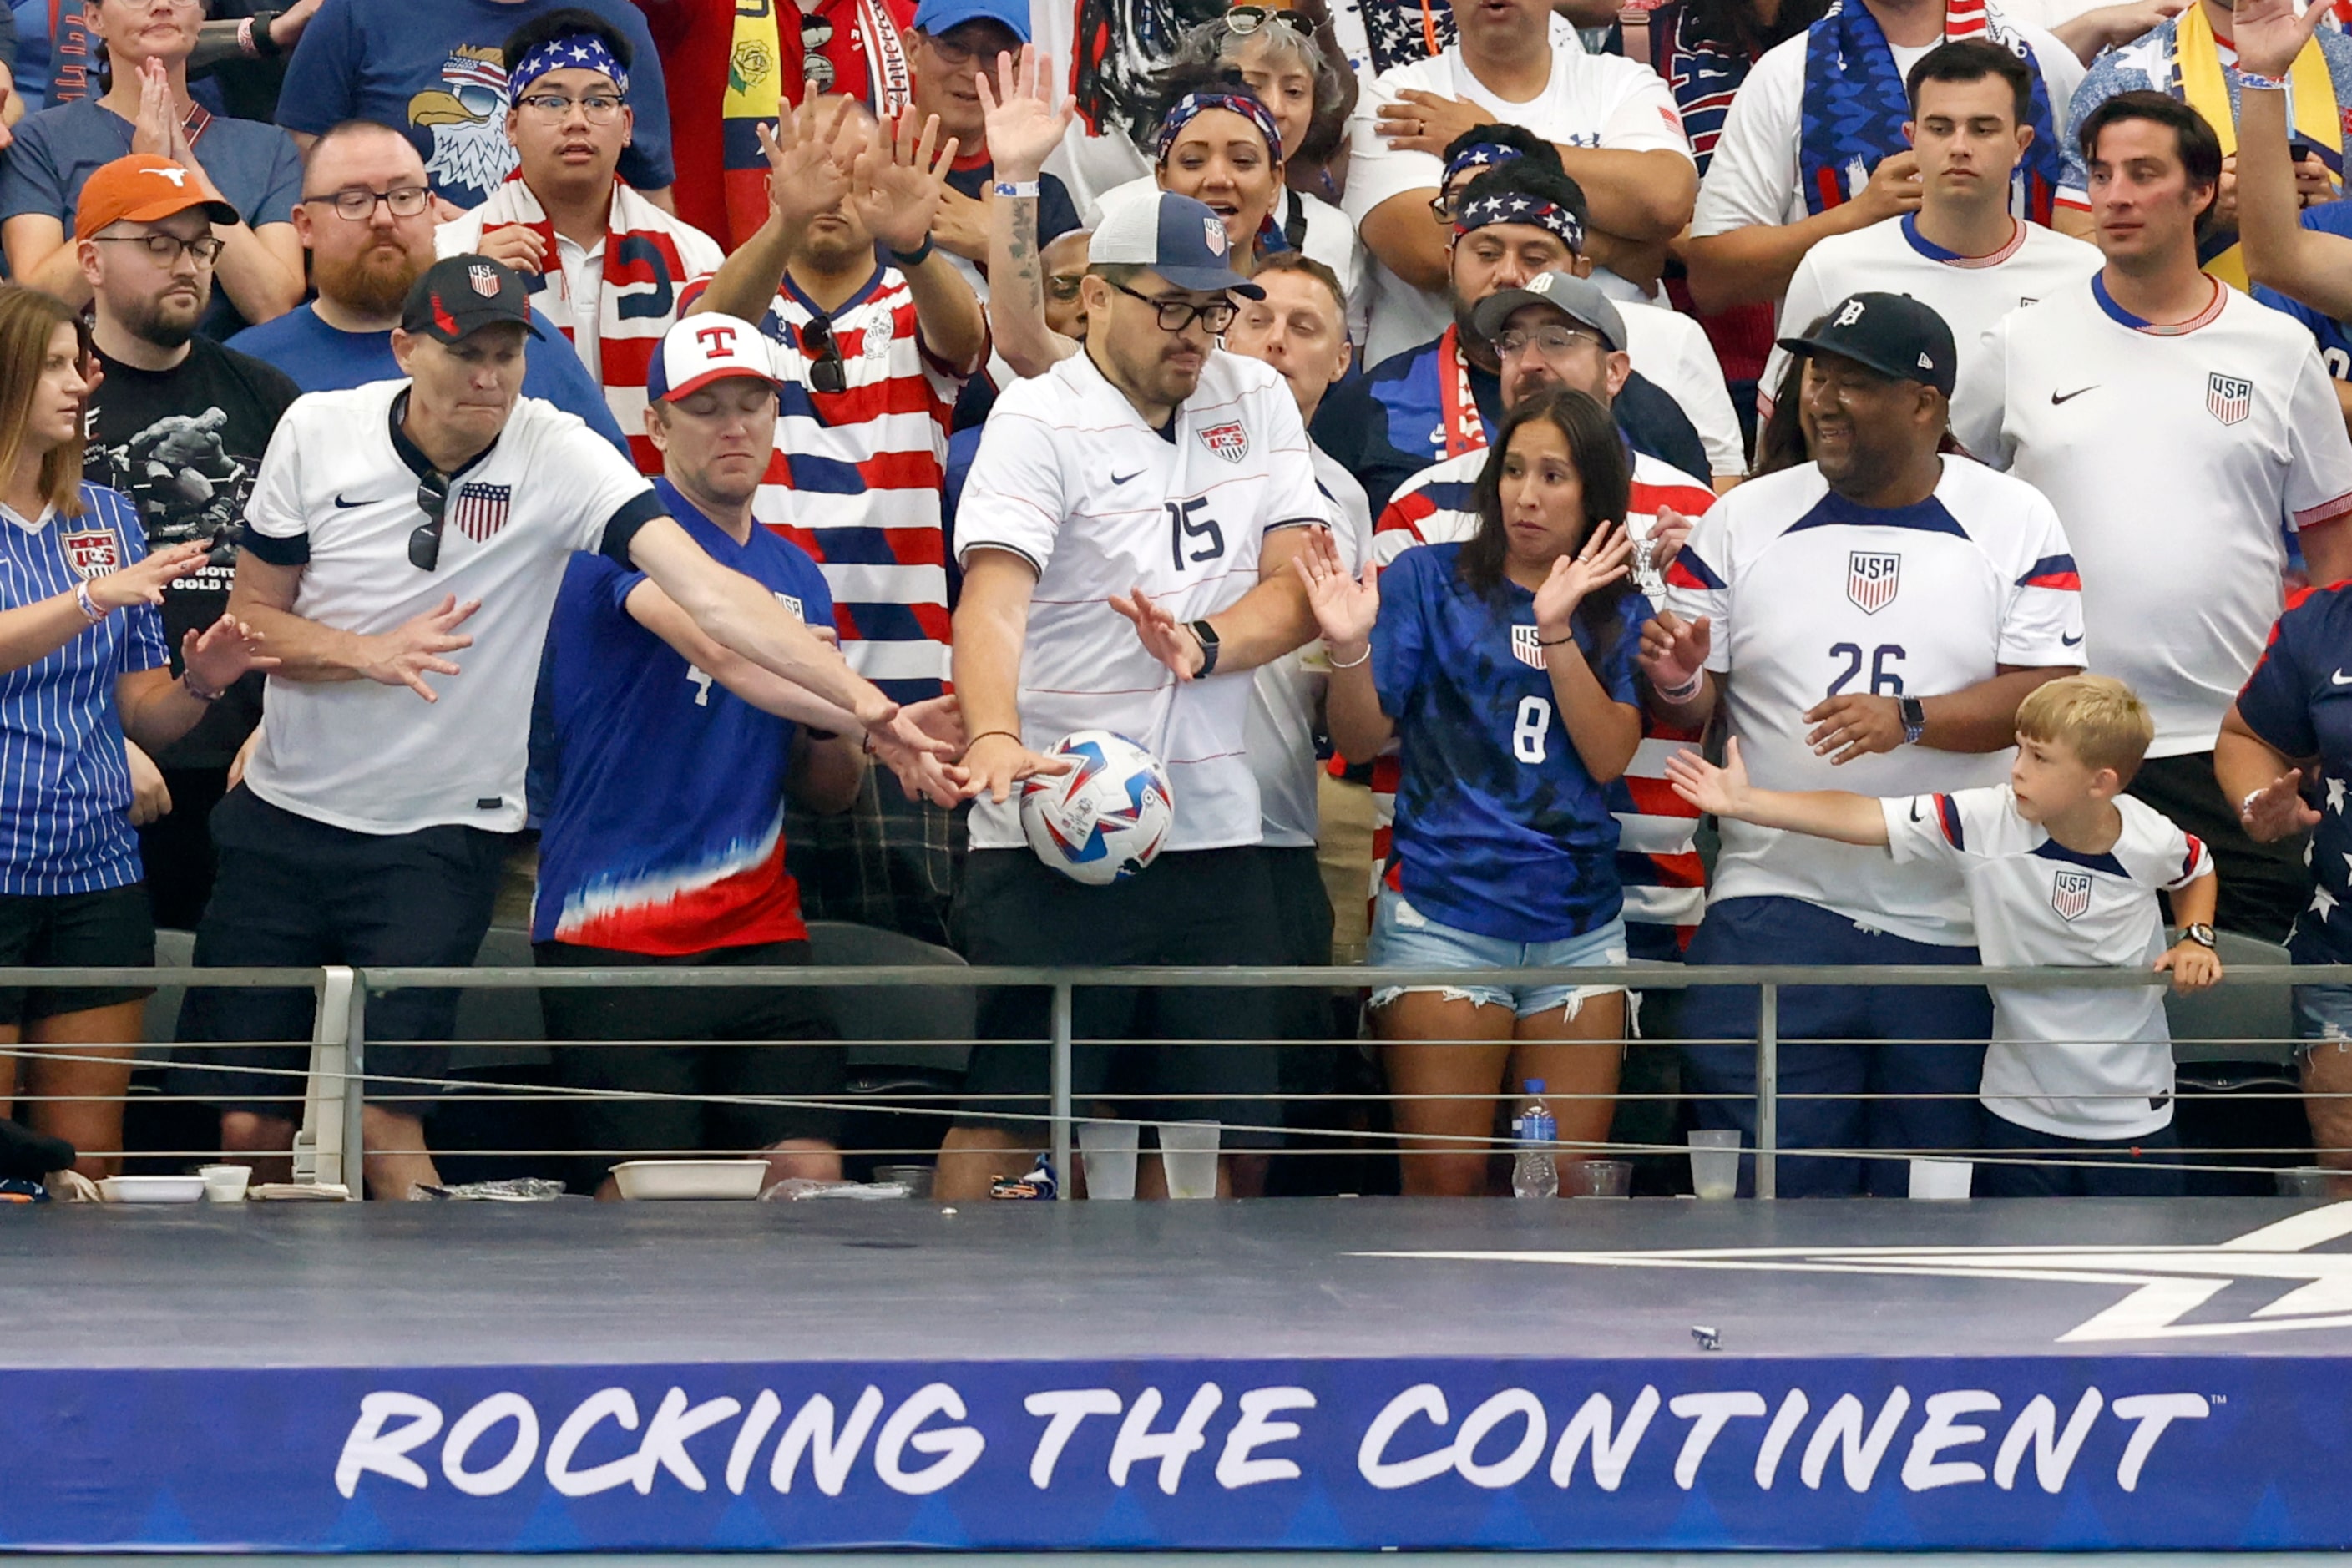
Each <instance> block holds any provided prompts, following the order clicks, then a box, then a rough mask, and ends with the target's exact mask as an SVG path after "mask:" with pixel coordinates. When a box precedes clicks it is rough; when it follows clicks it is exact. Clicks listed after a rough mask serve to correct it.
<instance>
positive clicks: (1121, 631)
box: [936, 191, 1328, 1198]
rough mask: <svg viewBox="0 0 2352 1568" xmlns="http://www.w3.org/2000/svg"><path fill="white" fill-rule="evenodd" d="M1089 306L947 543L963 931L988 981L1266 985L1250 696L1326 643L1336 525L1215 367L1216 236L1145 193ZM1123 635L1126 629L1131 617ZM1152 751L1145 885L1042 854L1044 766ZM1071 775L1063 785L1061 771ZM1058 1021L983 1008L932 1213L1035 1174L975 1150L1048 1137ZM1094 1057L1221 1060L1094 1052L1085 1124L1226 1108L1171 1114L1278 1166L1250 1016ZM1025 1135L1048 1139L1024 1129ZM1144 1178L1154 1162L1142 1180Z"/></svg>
mask: <svg viewBox="0 0 2352 1568" xmlns="http://www.w3.org/2000/svg"><path fill="white" fill-rule="evenodd" d="M1088 258H1089V264H1088V267H1087V278H1086V281H1085V284H1084V286H1083V288H1084V292H1083V296H1082V297H1083V298H1084V300H1085V301H1086V308H1087V340H1086V346H1085V350H1084V352H1082V353H1076V354H1072V355H1071V356H1069V357H1068V358H1067V359H1065V360H1063V361H1062V362H1061V363H1059V364H1056V365H1055V367H1054V368H1053V369H1052V370H1051V371H1049V372H1047V373H1046V374H1044V375H1042V376H1037V377H1034V378H1032V379H1030V380H1027V381H1024V382H1020V383H1018V384H1015V385H1013V386H1012V387H1010V388H1008V389H1007V390H1006V391H1005V393H1004V395H1003V397H1002V398H1000V399H999V400H998V402H997V405H996V409H995V412H994V413H993V414H992V416H990V418H989V422H988V434H987V435H986V436H985V437H983V438H982V441H981V444H980V453H979V456H978V457H977V458H974V459H973V462H972V468H971V479H969V480H968V481H967V482H966V484H965V488H964V493H963V500H962V504H961V507H960V508H959V510H958V512H957V517H956V532H957V553H958V556H959V558H960V559H961V562H962V563H963V570H964V585H963V598H962V602H961V605H959V606H958V608H957V610H956V617H955V687H956V694H957V696H958V697H959V698H960V699H961V701H962V703H963V713H964V726H965V729H964V732H965V734H966V735H968V736H969V737H971V744H970V747H969V749H968V750H967V751H966V752H965V754H964V764H965V767H966V768H967V769H968V770H969V772H970V774H971V787H972V788H973V789H974V791H975V792H976V794H975V796H974V799H973V802H972V814H971V857H970V858H969V859H968V860H967V861H966V863H965V871H964V900H965V918H964V928H965V930H966V931H967V932H969V933H970V936H969V952H968V956H970V957H971V959H972V961H973V962H974V963H1003V964H1056V963H1060V964H1066V963H1087V964H1100V963H1111V964H1126V963H1195V964H1197V963H1264V962H1265V957H1266V955H1267V954H1269V953H1273V952H1279V951H1280V948H1281V934H1280V931H1279V930H1278V928H1277V926H1276V922H1275V920H1274V915H1273V902H1274V900H1273V897H1272V887H1271V883H1270V881H1269V879H1268V878H1267V876H1266V871H1265V865H1264V863H1263V862H1262V860H1261V859H1260V858H1259V855H1258V845H1259V843H1260V840H1261V835H1262V824H1261V821H1260V813H1259V805H1258V789H1257V782H1256V780H1255V777H1254V776H1253V775H1252V773H1251V771H1250V765H1249V758H1248V756H1247V754H1246V742H1245V740H1244V731H1245V728H1246V725H1247V721H1248V712H1249V699H1250V691H1251V686H1252V682H1251V679H1250V678H1249V675H1248V671H1250V670H1252V669H1254V668H1256V667H1257V666H1259V665H1262V664H1265V663H1268V662H1270V661H1272V660H1274V659H1276V658H1281V657H1282V656H1283V655H1284V654H1286V653H1288V652H1290V651H1291V650H1292V649H1293V648H1296V647H1301V646H1303V645H1304V644H1305V643H1306V642H1307V638H1308V637H1310V636H1311V635H1312V634H1313V631H1314V622H1313V620H1312V619H1311V618H1310V617H1309V616H1308V614H1307V599H1306V592H1305V589H1304V587H1303V585H1302V584H1301V583H1300V582H1299V579H1298V578H1297V574H1295V573H1294V572H1293V571H1292V570H1291V567H1290V563H1291V560H1292V559H1293V558H1294V557H1295V555H1296V554H1297V550H1298V547H1299V543H1300V539H1299V537H1297V536H1298V535H1300V534H1301V533H1302V532H1303V531H1304V530H1306V529H1308V528H1319V527H1323V526H1324V525H1325V520H1326V517H1327V515H1328V513H1327V510H1326V507H1327V505H1328V503H1327V502H1326V501H1325V500H1324V499H1323V496H1322V494H1321V492H1320V491H1318V489H1316V485H1315V471H1314V468H1313V466H1312V465H1311V463H1310V462H1309V460H1308V457H1307V433H1306V430H1305V428H1304V426H1301V425H1300V423H1299V419H1298V408H1297V404H1296V403H1295V402H1294V401H1293V400H1292V397H1291V395H1290V391H1289V389H1288V388H1287V387H1286V386H1285V385H1284V384H1283V381H1282V378H1281V377H1280V376H1278V375H1276V374H1275V373H1274V371H1273V370H1271V369H1270V368H1268V367H1267V366H1265V364H1262V363H1258V362H1257V361H1255V360H1246V359H1243V358H1241V357H1239V356H1238V355H1234V354H1229V353H1225V352H1223V350H1221V349H1219V348H1218V347H1217V346H1216V340H1215V336H1214V334H1215V333H1218V332H1221V331H1223V330H1224V329H1225V328H1226V327H1227V326H1229V325H1230V324H1231V323H1232V321H1233V318H1234V303H1233V300H1232V299H1231V298H1230V296H1231V295H1234V294H1240V295H1242V296H1244V298H1249V299H1255V298H1258V297H1259V296H1260V295H1261V293H1262V292H1263V291H1262V290H1260V289H1258V288H1257V287H1256V286H1255V285H1254V284H1251V283H1249V282H1247V281H1245V280H1244V279H1243V278H1242V277H1241V276H1240V275H1239V274H1238V273H1236V272H1234V269H1233V267H1232V265H1231V262H1230V259H1229V258H1228V256H1227V254H1226V242H1225V233H1224V226H1223V223H1222V222H1221V221H1220V220H1219V219H1218V217H1217V216H1216V214H1215V213H1213V212H1212V211H1211V210H1210V209H1209V208H1208V207H1207V206H1206V205H1203V204H1202V203H1200V202H1197V201H1194V200H1192V198H1191V197H1189V196H1180V195H1172V194H1170V193H1166V192H1160V191H1138V192H1135V193H1133V194H1132V195H1131V196H1128V197H1123V198H1115V199H1114V200H1113V201H1112V202H1109V203H1107V204H1106V205H1105V209H1104V213H1103V219H1102V224H1101V226H1099V227H1098V228H1097V229H1096V230H1095V236H1094V240H1093V243H1092V245H1091V246H1090V247H1089V250H1088ZM1122 617H1125V618H1122ZM1089 729H1101V730H1110V731H1115V732H1118V733H1120V734H1124V735H1128V736H1129V737H1131V738H1133V739H1134V740H1136V741H1139V742H1141V743H1142V744H1143V745H1144V746H1145V747H1147V748H1148V749H1150V751H1151V752H1152V753H1153V754H1154V755H1156V756H1158V757H1159V758H1160V761H1161V762H1162V763H1164V764H1165V765H1166V767H1167V770H1168V778H1169V784H1170V790H1171V795H1173V797H1174V804H1175V820H1174V822H1173V824H1172V826H1171V828H1170V830H1169V834H1168V837H1167V841H1166V844H1165V846H1164V848H1163V851H1162V853H1161V854H1160V857H1159V858H1158V859H1156V860H1155V861H1153V862H1152V864H1151V865H1150V868H1147V869H1145V870H1144V871H1142V872H1140V873H1139V874H1137V875H1135V876H1132V877H1129V878H1128V879H1125V880H1123V881H1119V882H1115V883H1112V884H1111V885H1109V886H1108V887H1098V888H1090V887H1086V886H1082V885H1081V884H1079V883H1077V882H1076V881H1074V880H1071V879H1068V878H1066V877H1064V876H1062V875H1061V874H1060V873H1058V872H1056V871H1054V870H1052V869H1049V868H1047V867H1046V866H1045V865H1044V864H1043V863H1042V862H1041V861H1039V860H1038V859H1037V858H1036V857H1035V856H1034V855H1033V854H1031V853H1030V851H1029V849H1028V847H1027V841H1026V840H1025V839H1024V837H1023V835H1022V831H1021V820H1020V809H1019V806H1018V804H1017V802H1016V801H1015V799H1014V796H1015V795H1016V793H1017V786H1018V785H1019V784H1021V782H1022V781H1023V780H1024V779H1027V778H1029V777H1031V776H1032V775H1034V774H1035V773H1039V772H1040V771H1046V772H1057V771H1060V767H1059V766H1057V765H1056V764H1055V763H1050V762H1048V761H1047V760H1046V759H1045V757H1043V756H1041V755H1039V752H1041V751H1042V750H1043V749H1045V747H1048V746H1050V745H1052V744H1053V743H1054V742H1056V741H1058V740H1059V739H1060V738H1061V737H1062V736H1064V735H1066V734H1068V733H1069V732H1070V731H1074V730H1089ZM1064 765H1066V764H1064ZM1043 1007H1044V999H1043V998H1042V997H1040V996H1037V995H1035V994H1021V993H1010V992H1008V993H1005V994H999V995H996V996H993V997H991V998H990V999H989V1001H988V1002H987V1003H986V1004H985V1006H984V1011H983V1015H982V1023H981V1033H982V1037H984V1038H988V1039H992V1040H995V1041H998V1042H1001V1043H998V1044H992V1045H983V1046H982V1047H980V1048H979V1049H978V1050H977V1051H976V1052H975V1053H974V1055H973V1058H972V1066H971V1075H970V1077H969V1078H968V1079H967V1080H966V1089H967V1090H968V1091H969V1092H970V1094H971V1098H972V1114H973V1116H974V1117H975V1118H976V1119H977V1120H976V1122H975V1123H973V1124H966V1125H962V1126H959V1127H957V1128H956V1129H955V1130H954V1131H951V1132H950V1134H949V1135H948V1139H947V1142H946V1144H945V1146H944V1147H943V1148H942V1149H941V1151H940V1168H939V1179H938V1184H937V1188H936V1190H937V1192H938V1194H939V1195H940V1197H943V1198H948V1197H971V1196H974V1195H977V1194H982V1193H985V1192H986V1191H987V1189H988V1184H989V1181H990V1178H991V1177H992V1176H993V1175H996V1174H999V1173H1004V1174H1015V1175H1017V1174H1018V1173H1020V1171H1021V1170H1022V1169H1025V1168H1026V1167H1025V1163H1024V1162H1025V1160H1026V1157H1027V1156H1026V1153H1025V1152H1024V1151H1025V1149H1027V1148H1034V1147H1035V1145H1036V1142H1037V1140H1035V1139H1034V1137H1029V1138H1027V1139H1026V1141H1025V1142H1024V1135H1022V1134H1018V1133H1010V1132H1008V1131H1006V1130H1005V1129H1004V1128H1003V1127H992V1126H988V1125H984V1124H980V1123H984V1122H985V1121H986V1119H987V1118H988V1117H989V1116H990V1115H991V1114H992V1113H997V1114H1002V1113H1008V1112H1009V1113H1013V1114H1021V1115H1028V1116H1032V1117H1034V1115H1035V1114H1036V1112H1037V1111H1038V1110H1041V1109H1042V1108H1043V1105H1044V1100H1043V1096H1044V1093H1045V1088H1046V1082H1047V1078H1046V1068H1047V1062H1046V1058H1045V1047H1044V1046H1043V1044H1042V1043H1037V1044H1032V1043H1028V1042H1042V1041H1043V1039H1044V1037H1045V1013H1044V1011H1043ZM1075 1027H1076V1038H1077V1039H1079V1040H1081V1041H1085V1040H1088V1039H1092V1040H1114V1039H1116V1040H1135V1039H1139V1038H1141V1039H1151V1038H1160V1039H1177V1040H1186V1041H1209V1040H1215V1041H1234V1042H1237V1043H1235V1044H1233V1045H1197V1044H1188V1045H1186V1046H1184V1047H1181V1048H1177V1049H1168V1048H1165V1047H1148V1046H1147V1047H1122V1048H1114V1047H1087V1046H1085V1045H1081V1046H1080V1047H1078V1050H1077V1053H1076V1058H1075V1059H1074V1062H1073V1068H1074V1075H1075V1076H1074V1087H1075V1092H1076V1095H1077V1096H1078V1098H1079V1099H1080V1100H1093V1099H1095V1098H1096V1097H1097V1095H1101V1094H1105V1093H1120V1094H1141V1095H1146V1096H1150V1095H1186V1096H1192V1095H1200V1096H1207V1095H1212V1094H1213V1095H1218V1096H1231V1097H1234V1098H1233V1099H1229V1100H1205V1099H1192V1100H1179V1101H1176V1102H1175V1103H1174V1104H1173V1105H1171V1106H1170V1107H1168V1108H1167V1109H1166V1110H1165V1111H1164V1113H1163V1112H1160V1111H1154V1110H1151V1109H1150V1108H1149V1102H1148V1101H1147V1102H1146V1104H1145V1105H1144V1106H1141V1107H1139V1106H1137V1105H1136V1104H1135V1103H1134V1102H1132V1101H1129V1103H1128V1104H1127V1105H1126V1106H1125V1107H1124V1108H1123V1109H1122V1110H1121V1111H1120V1112H1119V1114H1123V1115H1129V1116H1134V1115H1138V1114H1140V1115H1143V1116H1145V1117H1146V1118H1150V1117H1152V1116H1155V1115H1160V1114H1164V1115H1166V1116H1167V1117H1169V1118H1184V1117H1214V1118H1215V1119H1216V1120H1218V1121H1223V1123H1225V1129H1226V1130H1225V1135H1224V1146H1225V1147H1226V1148H1227V1149H1229V1150H1230V1149H1233V1148H1234V1147H1236V1146H1240V1147H1249V1146H1253V1145H1255V1146H1264V1145H1265V1143H1266V1142H1268V1139H1267V1137H1266V1136H1265V1135H1264V1134H1261V1133H1258V1132H1255V1131H1250V1129H1252V1128H1262V1127H1266V1126H1270V1125H1272V1124H1273V1122H1274V1121H1275V1119H1276V1114H1277V1112H1276V1107H1275V1106H1274V1104H1273V1103H1272V1102H1271V1101H1268V1100H1264V1099H1255V1098H1254V1097H1255V1096H1263V1095H1265V1094H1267V1093H1270V1092H1271V1091H1273V1089H1274V1088H1275V1085H1276V1063H1275V1061H1274V1053H1273V1052H1272V1051H1271V1050H1270V1049H1268V1048H1267V1047H1265V1046H1264V1045H1263V1044H1259V1043H1243V1042H1264V1041H1266V1040H1270V1039H1274V1038H1276V1037H1278V1020H1277V1019H1276V1016H1275V1013H1274V1008H1273V1006H1272V1005H1271V1000H1270V998H1269V997H1268V996H1267V995H1266V994H1263V993H1258V994H1253V993H1248V992H1232V991H1223V990H1219V991H1217V992H1214V993H1210V992H1206V991H1191V990H1179V991H1171V992H1165V993H1160V994H1150V993H1140V994H1133V993H1130V994H1123V995H1109V994H1104V993H1102V992H1100V991H1097V992H1093V993H1087V992H1081V993H1080V994H1079V996H1078V1000H1077V1014H1076V1019H1075ZM1015 1125H1017V1126H1022V1127H1029V1128H1034V1127H1036V1126H1037V1123H1036V1122H1035V1121H1025V1122H1020V1123H1016V1124H1015ZM1153 1169H1155V1163H1152V1162H1146V1163H1145V1166H1144V1171H1145V1173H1146V1174H1147V1178H1148V1176H1149V1173H1150V1172H1151V1171H1152V1170H1153Z"/></svg>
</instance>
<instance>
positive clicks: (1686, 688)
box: [1658, 669, 1706, 702]
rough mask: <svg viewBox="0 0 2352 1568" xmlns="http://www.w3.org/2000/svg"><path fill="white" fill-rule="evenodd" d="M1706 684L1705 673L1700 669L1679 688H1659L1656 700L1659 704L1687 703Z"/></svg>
mask: <svg viewBox="0 0 2352 1568" xmlns="http://www.w3.org/2000/svg"><path fill="white" fill-rule="evenodd" d="M1705 685H1706V671H1705V670H1703V669H1702V670H1700V671H1699V672H1698V673H1697V674H1696V675H1694V676H1692V677H1691V678H1690V679H1688V680H1685V681H1684V682H1683V683H1682V684H1681V685H1680V686H1661V687H1659V688H1658V700H1659V701H1661V702H1687V701H1689V700H1691V699H1692V698H1694V697H1696V696H1697V695H1698V694H1699V689H1700V688H1701V687H1703V686H1705Z"/></svg>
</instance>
